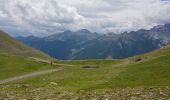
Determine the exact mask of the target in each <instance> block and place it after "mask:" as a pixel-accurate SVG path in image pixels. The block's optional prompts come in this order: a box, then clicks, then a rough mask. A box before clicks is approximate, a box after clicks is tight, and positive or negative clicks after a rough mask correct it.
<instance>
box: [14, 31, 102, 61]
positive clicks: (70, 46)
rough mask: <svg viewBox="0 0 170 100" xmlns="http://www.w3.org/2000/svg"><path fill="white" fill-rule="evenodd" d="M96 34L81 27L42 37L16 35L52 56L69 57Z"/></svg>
mask: <svg viewBox="0 0 170 100" xmlns="http://www.w3.org/2000/svg"><path fill="white" fill-rule="evenodd" d="M98 36H99V34H97V33H91V32H89V31H88V30H86V29H82V30H79V31H76V32H71V31H64V32H62V33H57V34H54V35H51V36H48V37H44V38H38V37H34V36H29V37H18V38H17V39H18V40H20V41H22V42H24V43H26V44H28V45H30V46H32V47H34V48H36V49H39V50H42V51H44V52H46V53H47V54H49V55H50V56H52V57H55V58H58V59H71V56H72V53H73V52H74V51H75V50H76V49H79V48H80V46H81V44H83V43H85V42H87V41H90V40H92V39H94V38H96V37H98Z"/></svg>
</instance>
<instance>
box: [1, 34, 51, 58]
mask: <svg viewBox="0 0 170 100" xmlns="http://www.w3.org/2000/svg"><path fill="white" fill-rule="evenodd" d="M0 53H1V54H2V53H5V54H9V55H10V54H13V55H18V56H27V57H28V56H29V57H40V58H45V59H48V58H50V57H49V56H48V55H46V54H45V53H42V52H40V51H38V50H35V49H33V48H31V47H29V46H26V45H25V44H23V43H21V42H19V41H18V40H16V39H14V38H12V37H10V36H9V35H7V33H5V32H3V31H0Z"/></svg>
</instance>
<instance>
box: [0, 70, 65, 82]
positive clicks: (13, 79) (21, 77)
mask: <svg viewBox="0 0 170 100" xmlns="http://www.w3.org/2000/svg"><path fill="white" fill-rule="evenodd" d="M63 69H64V68H56V69H49V70H45V71H39V72H33V73H30V74H25V75H22V76H16V77H12V78H8V79H4V80H0V85H1V84H5V83H8V82H13V81H17V80H22V79H26V78H31V77H36V76H41V75H44V74H48V73H53V72H57V71H60V70H63Z"/></svg>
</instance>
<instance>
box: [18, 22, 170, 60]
mask: <svg viewBox="0 0 170 100" xmlns="http://www.w3.org/2000/svg"><path fill="white" fill-rule="evenodd" d="M18 40H20V41H22V42H24V43H26V44H28V45H30V46H32V47H34V48H36V49H39V50H42V51H44V52H46V53H48V54H49V55H51V56H53V57H55V58H58V59H105V58H113V59H120V58H126V57H130V56H134V55H138V54H143V53H146V52H150V51H152V50H155V49H158V48H161V47H162V46H164V45H166V44H167V43H168V42H169V40H170V24H166V25H159V26H155V27H153V28H152V29H150V30H144V29H141V30H138V31H131V32H124V33H122V34H114V33H108V34H104V35H100V34H97V33H91V32H89V31H88V30H86V29H83V30H79V31H77V32H71V31H65V32H63V33H58V34H54V35H52V36H48V37H44V38H36V37H32V38H31V39H30V38H29V37H26V38H24V37H19V38H18Z"/></svg>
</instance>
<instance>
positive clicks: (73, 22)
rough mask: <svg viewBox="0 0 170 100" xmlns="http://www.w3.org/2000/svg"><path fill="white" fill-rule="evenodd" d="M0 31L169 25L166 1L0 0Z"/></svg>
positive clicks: (44, 31)
mask: <svg viewBox="0 0 170 100" xmlns="http://www.w3.org/2000/svg"><path fill="white" fill-rule="evenodd" d="M0 2H1V4H0V28H1V29H3V30H6V31H10V32H11V33H12V34H13V33H17V32H18V33H20V34H22V33H29V34H32V35H38V36H39V35H49V34H53V33H56V32H60V31H64V30H74V31H75V30H79V29H82V28H86V29H89V30H90V31H96V32H100V33H107V32H115V33H121V32H123V31H131V30H138V29H141V28H144V29H149V28H151V27H153V26H155V25H158V24H166V23H169V22H170V1H169V0H0Z"/></svg>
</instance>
